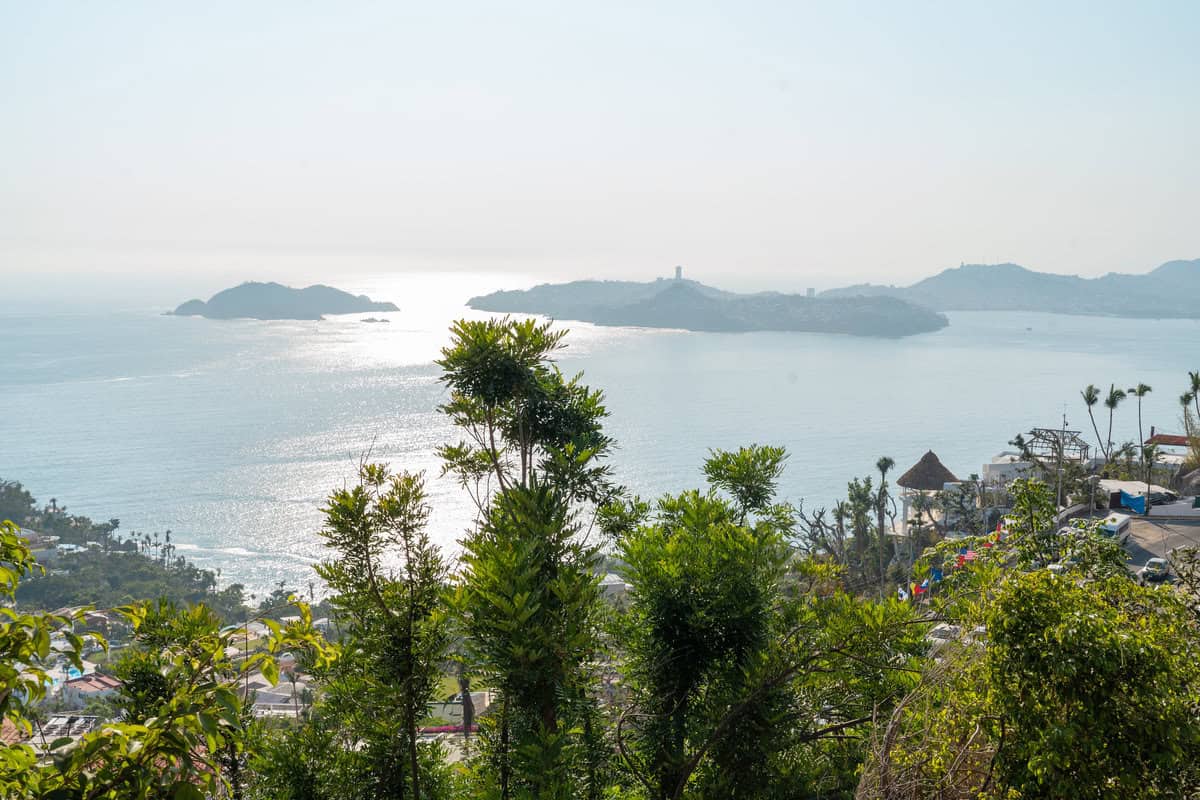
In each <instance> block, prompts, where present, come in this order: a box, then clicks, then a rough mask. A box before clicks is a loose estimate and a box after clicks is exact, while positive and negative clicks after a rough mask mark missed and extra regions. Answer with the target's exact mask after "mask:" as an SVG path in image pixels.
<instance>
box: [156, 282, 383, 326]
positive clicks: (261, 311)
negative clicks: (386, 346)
mask: <svg viewBox="0 0 1200 800" xmlns="http://www.w3.org/2000/svg"><path fill="white" fill-rule="evenodd" d="M399 310H400V309H399V308H397V307H396V306H395V304H393V303H387V302H377V301H375V300H372V299H371V298H369V297H367V296H366V295H363V294H359V295H354V294H350V293H349V292H343V291H342V290H340V289H334V288H333V287H332V286H324V285H321V284H317V285H315V286H308V287H305V288H303V289H293V288H292V287H290V286H284V285H282V284H279V283H256V282H253V281H249V282H246V283H243V284H242V285H241V286H235V287H233V288H231V289H225V290H224V291H221V292H217V293H216V294H214V295H213V296H212V298H210V299H209V301H208V302H207V303H206V302H204V301H203V300H189V301H187V302H186V303H184V304H182V305H181V306H179V307H178V308H176V309H175V310H174V311H171V312H168V313H170V314H173V315H175V316H177V317H207V318H209V319H305V320H307V319H312V320H319V319H323V318H324V315H326V314H358V313H362V312H365V311H399ZM382 321H384V322H386V321H387V320H382Z"/></svg>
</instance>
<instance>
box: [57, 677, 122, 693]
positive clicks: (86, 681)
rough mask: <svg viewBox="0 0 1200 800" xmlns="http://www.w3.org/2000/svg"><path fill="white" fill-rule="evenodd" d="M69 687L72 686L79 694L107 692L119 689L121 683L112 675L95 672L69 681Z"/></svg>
mask: <svg viewBox="0 0 1200 800" xmlns="http://www.w3.org/2000/svg"><path fill="white" fill-rule="evenodd" d="M67 686H70V687H71V688H72V689H74V690H75V691H77V692H84V693H88V692H107V691H111V690H113V689H117V688H119V687H120V686H121V682H120V681H119V680H117V679H116V678H114V677H112V676H110V675H103V674H101V673H99V672H93V673H92V674H91V675H80V676H79V677H78V678H71V680H69V681H67Z"/></svg>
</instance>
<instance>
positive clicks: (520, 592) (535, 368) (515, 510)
mask: <svg viewBox="0 0 1200 800" xmlns="http://www.w3.org/2000/svg"><path fill="white" fill-rule="evenodd" d="M564 335H565V332H563V331H554V330H552V328H551V326H550V325H549V324H546V323H537V322H535V321H533V320H526V321H516V320H512V319H508V318H505V319H498V320H497V319H492V320H484V321H460V322H458V323H455V325H454V326H453V328H452V330H451V344H450V345H449V346H448V347H446V348H445V349H444V350H443V351H442V358H441V359H440V360H439V361H438V364H439V365H440V366H441V368H442V380H443V382H444V383H445V384H446V386H447V388H448V389H449V391H450V398H449V400H448V401H447V402H446V403H445V404H444V405H443V406H442V411H443V412H444V413H446V414H447V415H448V416H449V417H450V420H451V421H452V422H453V423H454V424H455V426H456V427H457V428H458V429H459V430H460V431H461V432H462V434H463V438H462V439H460V440H459V442H457V443H455V444H450V445H447V446H445V447H443V448H442V449H441V456H442V458H443V460H444V463H445V468H444V469H445V472H447V473H451V474H454V475H456V476H457V477H458V479H459V481H460V483H461V484H462V485H463V486H464V487H465V488H466V489H467V491H468V492H470V494H471V496H472V498H473V499H474V501H475V503H476V506H477V509H478V513H479V518H478V522H477V524H476V526H475V527H474V528H473V529H472V530H471V531H470V532H469V533H468V534H467V536H466V538H465V539H464V540H463V542H462V545H463V569H462V571H461V573H460V576H459V578H460V579H459V585H458V588H457V592H456V602H455V608H456V610H457V613H458V616H459V617H460V620H461V622H462V624H463V626H464V628H465V632H466V636H465V637H464V643H465V647H466V649H467V651H468V652H469V653H470V654H471V655H473V657H474V661H475V664H476V668H477V669H478V671H479V672H480V673H481V674H482V675H483V676H484V677H485V678H486V679H487V680H489V681H490V682H491V684H492V686H493V687H494V688H495V689H496V690H497V691H498V694H499V703H498V705H499V707H500V712H499V714H498V715H496V720H497V723H496V727H495V729H493V730H486V729H485V731H484V734H485V735H484V736H483V737H482V738H483V740H484V744H485V758H484V759H483V762H482V763H483V764H484V766H485V772H484V780H485V782H487V783H490V784H491V785H493V786H495V787H496V788H497V790H498V795H499V796H500V797H501V798H509V797H515V796H518V795H519V794H521V793H530V794H532V796H534V797H538V798H557V797H563V798H565V797H569V796H570V797H573V796H579V795H583V796H587V797H594V796H597V795H598V792H599V791H600V787H599V786H598V785H595V784H594V781H592V780H591V778H590V777H589V776H590V775H591V773H589V772H588V771H587V770H586V769H583V770H582V773H581V768H580V765H581V764H585V763H587V762H588V758H587V754H586V752H584V751H586V750H587V747H588V737H586V736H584V735H582V734H581V731H584V730H586V729H587V727H588V724H590V723H589V719H588V714H587V713H586V709H587V706H588V702H587V699H588V697H589V694H590V692H592V680H591V675H590V672H589V670H588V669H587V663H588V662H589V661H590V659H591V655H592V653H593V652H594V648H595V646H596V644H595V643H596V633H597V623H596V609H597V607H598V599H599V591H598V588H597V579H596V577H595V575H594V574H593V570H592V565H593V563H594V561H595V557H596V552H595V550H594V549H593V547H591V546H589V545H587V544H586V543H585V541H584V538H585V537H586V533H587V531H585V530H583V529H582V523H581V521H580V520H581V518H580V513H581V512H582V511H583V510H584V506H592V507H593V513H594V509H595V508H596V507H598V506H599V504H601V503H603V502H605V501H608V500H610V499H612V498H613V496H614V494H615V492H616V489H615V487H613V486H612V484H611V481H610V479H609V467H608V466H607V465H606V464H605V463H604V459H605V458H606V456H607V455H608V453H609V451H610V449H611V447H612V441H611V440H610V439H609V437H607V436H606V435H605V434H604V432H603V428H602V423H603V420H604V418H605V417H606V416H607V413H608V412H607V410H606V409H605V407H604V404H603V396H602V394H601V393H600V392H598V391H594V390H591V389H589V388H588V387H587V386H585V385H583V384H582V382H581V379H580V376H575V377H572V378H567V377H566V376H564V375H563V374H562V372H561V371H560V370H559V369H558V368H557V366H555V365H554V363H553V361H552V359H553V357H554V355H555V354H556V353H557V352H558V351H559V350H561V349H562V347H563V346H564V345H563V337H564ZM594 519H595V518H594V517H593V520H594ZM590 528H591V525H590V524H589V525H588V529H590ZM593 743H594V742H593Z"/></svg>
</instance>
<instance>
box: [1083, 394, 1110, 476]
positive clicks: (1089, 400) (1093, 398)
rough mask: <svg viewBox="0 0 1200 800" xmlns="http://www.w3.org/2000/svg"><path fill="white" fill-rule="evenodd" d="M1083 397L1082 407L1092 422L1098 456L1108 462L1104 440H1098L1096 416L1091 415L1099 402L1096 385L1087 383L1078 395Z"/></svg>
mask: <svg viewBox="0 0 1200 800" xmlns="http://www.w3.org/2000/svg"><path fill="white" fill-rule="evenodd" d="M1079 394H1080V396H1082V397H1083V402H1084V405H1086V406H1087V410H1088V417H1089V418H1090V419H1091V420H1092V430H1094V431H1095V432H1096V441H1097V442H1099V443H1100V454H1101V455H1103V456H1104V460H1105V461H1108V450H1106V449H1105V447H1104V440H1103V439H1101V438H1100V426H1099V425H1097V424H1096V415H1095V414H1093V413H1092V409H1093V408H1095V406H1096V403H1099V402H1100V390H1099V389H1097V388H1096V384H1094V383H1089V384H1088V385H1087V388H1086V389H1084V390H1083V391H1082V392H1080V393H1079Z"/></svg>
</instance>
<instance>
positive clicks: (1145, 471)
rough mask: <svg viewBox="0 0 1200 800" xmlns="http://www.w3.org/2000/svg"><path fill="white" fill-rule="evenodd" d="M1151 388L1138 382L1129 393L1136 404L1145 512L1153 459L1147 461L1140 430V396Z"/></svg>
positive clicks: (1147, 505) (1147, 506)
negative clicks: (1144, 481)
mask: <svg viewBox="0 0 1200 800" xmlns="http://www.w3.org/2000/svg"><path fill="white" fill-rule="evenodd" d="M1151 391H1152V389H1151V388H1150V387H1149V386H1148V385H1146V384H1144V383H1139V384H1138V385H1137V386H1133V387H1130V389H1129V394H1131V395H1133V396H1134V397H1136V398H1137V406H1138V454H1139V455H1141V457H1142V475H1143V477H1144V478H1145V480H1146V513H1147V514H1149V513H1150V468H1151V467H1152V466H1153V465H1154V459H1153V458H1150V459H1149V461H1148V463H1147V451H1146V448H1147V447H1148V446H1149V445H1147V444H1146V434H1145V432H1144V431H1143V430H1142V398H1143V397H1145V396H1146V395H1148V394H1150V392H1151Z"/></svg>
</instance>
